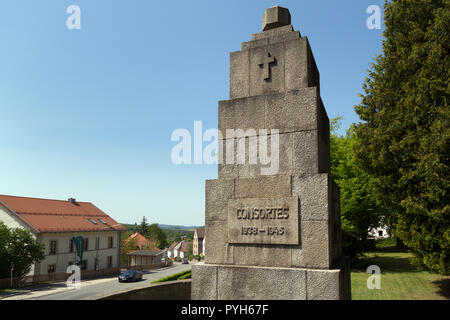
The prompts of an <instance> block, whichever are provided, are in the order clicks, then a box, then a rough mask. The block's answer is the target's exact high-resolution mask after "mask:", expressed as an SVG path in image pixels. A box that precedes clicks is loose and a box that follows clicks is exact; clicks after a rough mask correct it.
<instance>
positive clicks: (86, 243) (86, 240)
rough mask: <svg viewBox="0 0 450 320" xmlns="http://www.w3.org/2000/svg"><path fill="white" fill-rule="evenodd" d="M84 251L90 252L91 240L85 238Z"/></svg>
mask: <svg viewBox="0 0 450 320" xmlns="http://www.w3.org/2000/svg"><path fill="white" fill-rule="evenodd" d="M83 250H84V251H88V250H89V239H88V238H84V239H83Z"/></svg>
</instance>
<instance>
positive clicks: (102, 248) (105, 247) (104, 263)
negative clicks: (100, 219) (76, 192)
mask: <svg viewBox="0 0 450 320" xmlns="http://www.w3.org/2000/svg"><path fill="white" fill-rule="evenodd" d="M0 221H2V222H3V223H4V224H5V225H6V226H8V227H9V228H23V229H26V230H30V231H31V233H32V235H33V237H34V238H35V239H37V241H38V242H40V243H44V245H45V259H44V260H42V261H41V262H40V263H37V264H35V265H33V266H32V268H31V271H30V273H29V274H28V276H30V275H45V274H47V273H48V271H49V268H50V269H54V272H56V273H61V272H62V273H65V272H66V270H67V267H68V266H69V263H72V264H73V263H75V261H76V260H75V254H76V247H75V245H73V252H70V240H71V239H72V237H74V236H82V237H83V238H87V239H88V250H87V251H83V259H82V260H83V261H86V265H87V268H86V270H95V261H96V258H97V261H98V270H101V269H106V268H108V267H109V266H108V262H111V267H112V268H117V267H119V266H120V231H110V230H105V231H100V232H59V233H47V232H42V233H36V232H35V231H34V230H33V229H31V228H30V227H29V226H28V225H26V224H25V223H23V222H22V221H20V220H19V219H18V218H17V217H15V216H12V215H11V214H10V213H8V212H7V211H6V210H5V209H3V208H2V207H1V206H0ZM97 237H98V238H99V247H98V249H97V248H96V238H97ZM109 237H112V248H109ZM51 241H56V253H54V254H53V253H51V252H50V246H51V244H50V242H51ZM53 266H54V268H53Z"/></svg>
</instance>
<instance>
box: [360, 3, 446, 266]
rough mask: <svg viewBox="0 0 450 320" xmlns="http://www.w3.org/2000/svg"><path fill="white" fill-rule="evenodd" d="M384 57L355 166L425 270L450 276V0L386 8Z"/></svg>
mask: <svg viewBox="0 0 450 320" xmlns="http://www.w3.org/2000/svg"><path fill="white" fill-rule="evenodd" d="M384 20H385V25H386V29H385V31H384V34H383V36H384V38H385V40H384V41H383V53H382V55H380V56H379V57H377V59H376V61H375V63H374V64H373V65H372V68H371V70H369V74H368V77H367V79H366V81H365V83H364V86H363V89H364V95H361V98H362V100H361V103H360V104H359V105H358V106H356V107H355V110H356V113H357V114H358V115H359V117H360V119H361V120H363V121H364V122H362V123H359V124H358V125H357V126H356V134H357V136H358V142H357V143H356V145H355V151H356V154H357V159H358V163H359V164H360V165H361V167H362V168H363V169H364V170H365V172H367V173H368V174H370V175H371V176H372V179H371V185H372V189H373V195H374V196H375V198H376V200H377V202H378V204H379V205H380V206H382V207H383V208H384V210H385V212H389V213H390V215H389V219H390V224H391V225H392V226H393V232H394V234H395V235H396V236H398V237H399V238H400V239H401V240H402V241H403V242H404V243H405V244H406V245H407V246H408V247H409V248H410V249H411V250H412V251H413V253H414V256H415V259H414V260H413V263H414V264H415V265H416V266H418V267H421V268H426V269H428V270H431V271H436V272H440V273H443V274H448V273H449V257H450V205H449V197H448V195H447V192H448V190H450V188H449V186H450V179H449V176H450V175H449V155H450V153H449V150H450V139H449V135H450V134H449V133H450V132H449V122H450V120H449V117H450V112H449V109H448V97H449V93H450V90H449V79H450V74H449V73H450V62H449V61H450V60H449V57H450V56H449V52H450V48H449V44H450V39H449V35H450V32H449V30H450V2H449V0H397V1H390V2H386V3H385V19H384Z"/></svg>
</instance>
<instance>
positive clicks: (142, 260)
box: [127, 250, 163, 267]
mask: <svg viewBox="0 0 450 320" xmlns="http://www.w3.org/2000/svg"><path fill="white" fill-rule="evenodd" d="M162 255H163V251H161V250H159V251H152V250H136V251H133V252H129V253H127V256H128V265H129V266H130V267H141V266H147V265H152V264H156V263H161V259H162Z"/></svg>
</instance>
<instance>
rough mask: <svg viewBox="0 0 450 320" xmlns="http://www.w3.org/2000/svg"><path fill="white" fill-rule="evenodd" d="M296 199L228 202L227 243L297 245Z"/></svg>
mask: <svg viewBox="0 0 450 320" xmlns="http://www.w3.org/2000/svg"><path fill="white" fill-rule="evenodd" d="M299 215H300V211H299V199H298V197H289V198H277V199H260V198H252V199H250V198H245V199H236V200H229V201H228V242H229V243H253V244H277V245H279V244H285V245H298V244H299Z"/></svg>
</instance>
